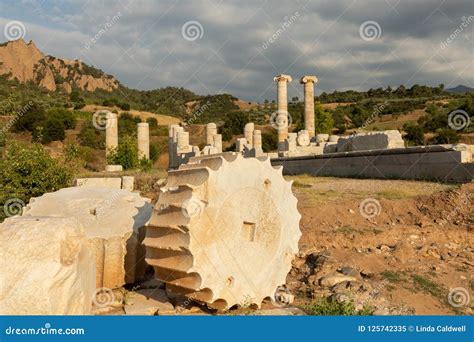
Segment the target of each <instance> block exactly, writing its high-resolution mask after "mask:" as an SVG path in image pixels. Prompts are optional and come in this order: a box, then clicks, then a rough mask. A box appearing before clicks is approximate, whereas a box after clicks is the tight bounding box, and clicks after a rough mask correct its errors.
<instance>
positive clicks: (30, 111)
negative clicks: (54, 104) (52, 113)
mask: <svg viewBox="0 0 474 342" xmlns="http://www.w3.org/2000/svg"><path fill="white" fill-rule="evenodd" d="M21 108H22V109H23V111H20V112H18V114H17V115H16V117H15V119H14V120H15V123H14V124H13V127H12V129H13V131H15V132H23V131H29V132H33V130H34V129H35V128H36V126H38V125H40V124H41V122H42V121H44V119H45V117H46V115H45V110H44V108H43V106H41V105H40V104H39V103H37V102H33V103H32V104H30V103H23V104H22V106H21Z"/></svg>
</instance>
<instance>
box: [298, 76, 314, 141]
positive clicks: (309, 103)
mask: <svg viewBox="0 0 474 342" xmlns="http://www.w3.org/2000/svg"><path fill="white" fill-rule="evenodd" d="M316 82H318V78H317V77H316V76H303V77H301V80H300V83H301V84H304V128H305V130H306V131H308V134H309V138H310V139H311V138H312V137H314V135H315V131H314V84H315V83H316Z"/></svg>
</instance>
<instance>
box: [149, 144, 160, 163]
mask: <svg viewBox="0 0 474 342" xmlns="http://www.w3.org/2000/svg"><path fill="white" fill-rule="evenodd" d="M158 156H159V155H158V147H157V146H156V145H155V144H150V160H151V161H153V162H155V161H156V160H157V159H158Z"/></svg>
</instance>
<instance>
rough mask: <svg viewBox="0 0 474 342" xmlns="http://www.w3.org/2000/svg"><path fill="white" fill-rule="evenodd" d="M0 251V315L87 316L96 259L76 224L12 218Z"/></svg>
mask: <svg viewBox="0 0 474 342" xmlns="http://www.w3.org/2000/svg"><path fill="white" fill-rule="evenodd" d="M0 245H1V246H2V247H1V249H0V315H86V314H90V312H91V306H92V305H91V304H92V299H93V296H94V292H95V267H94V255H93V254H92V253H91V251H90V249H89V247H88V243H87V240H86V238H85V236H84V230H83V228H82V226H81V224H80V223H79V222H78V221H77V220H75V219H73V218H59V217H34V216H30V217H20V216H16V217H12V218H9V219H6V220H5V222H3V223H2V224H0Z"/></svg>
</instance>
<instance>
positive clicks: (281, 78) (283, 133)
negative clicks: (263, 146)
mask: <svg viewBox="0 0 474 342" xmlns="http://www.w3.org/2000/svg"><path fill="white" fill-rule="evenodd" d="M273 80H274V81H275V82H277V114H276V117H275V118H274V124H276V126H277V129H278V142H283V141H285V139H286V138H287V137H288V91H287V83H288V82H291V81H292V78H291V76H290V75H278V76H275V77H274V78H273Z"/></svg>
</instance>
